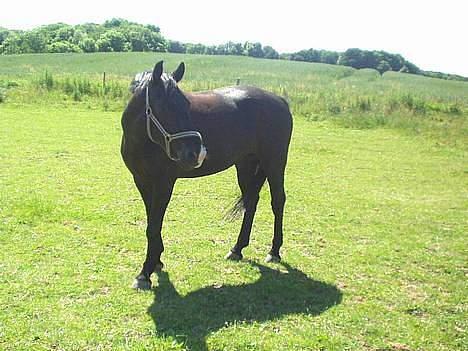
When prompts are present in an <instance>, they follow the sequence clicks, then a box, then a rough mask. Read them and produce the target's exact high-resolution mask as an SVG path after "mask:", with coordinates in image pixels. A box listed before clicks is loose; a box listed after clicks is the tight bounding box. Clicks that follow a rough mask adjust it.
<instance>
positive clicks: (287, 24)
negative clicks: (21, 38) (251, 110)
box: [0, 0, 468, 76]
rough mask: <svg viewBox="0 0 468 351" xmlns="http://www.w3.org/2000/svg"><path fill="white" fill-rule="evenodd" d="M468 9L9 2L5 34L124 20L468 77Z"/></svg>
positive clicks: (362, 2) (387, 4)
mask: <svg viewBox="0 0 468 351" xmlns="http://www.w3.org/2000/svg"><path fill="white" fill-rule="evenodd" d="M467 14H468V1H464V0H445V1H432V0H428V1H411V0H406V1H403V0H392V1H380V0H374V1H370V0H353V1H342V0H329V1H323V0H322V1H313V0H309V1H306V0H305V1H300V0H289V1H274V0H270V1H265V0H257V1H255V0H235V1H221V0H218V1H215V0H197V1H177V0H171V1H157V0H153V1H148V0H139V1H125V2H123V1H122V2H120V1H117V0H114V1H98V0H93V1H91V0H81V1H77V2H68V1H63V0H61V1H57V0H43V1H25V0H16V1H8V2H5V4H2V10H1V12H0V26H3V27H7V28H11V29H30V28H33V27H36V26H39V25H42V24H49V23H56V22H65V23H69V24H77V23H84V22H95V23H102V22H103V21H105V20H106V19H110V18H112V17H122V18H126V19H128V20H132V21H135V22H139V23H144V24H147V23H151V24H155V25H157V26H159V27H160V28H161V31H162V33H163V35H164V36H165V37H166V38H169V39H173V40H180V41H184V42H201V43H204V44H219V43H223V42H226V41H228V40H233V41H240V42H244V41H259V42H261V43H262V44H264V45H271V46H273V47H274V48H275V49H277V50H278V51H280V52H291V51H298V50H301V49H308V48H316V49H328V50H337V51H343V50H346V49H347V48H351V47H357V48H361V49H369V50H385V51H388V52H392V53H400V54H402V55H403V56H404V57H405V58H407V59H408V60H410V61H412V62H413V63H415V64H416V65H418V66H419V67H420V68H422V69H425V70H435V71H442V72H446V73H456V74H461V75H464V76H468V45H467V44H466V43H467V42H468V40H467V37H468V20H467V17H466V16H467Z"/></svg>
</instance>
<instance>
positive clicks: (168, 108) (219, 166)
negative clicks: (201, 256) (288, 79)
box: [121, 61, 292, 289]
mask: <svg viewBox="0 0 468 351" xmlns="http://www.w3.org/2000/svg"><path fill="white" fill-rule="evenodd" d="M184 72H185V66H184V64H183V63H181V64H180V65H179V67H178V68H177V70H176V71H175V72H174V73H172V74H170V75H169V74H166V73H163V63H162V61H161V62H158V63H157V64H156V65H155V67H154V70H153V72H147V73H146V74H141V75H140V78H139V80H138V81H137V82H135V86H134V87H133V91H134V94H133V96H132V98H131V100H130V102H129V103H128V105H127V108H126V109H125V111H124V113H123V116H122V128H123V137H122V147H121V152H122V157H123V159H124V161H125V164H126V165H127V167H128V169H129V170H130V172H131V173H132V175H133V178H134V180H135V184H136V186H137V188H138V190H139V191H140V194H141V197H142V198H143V201H144V203H145V208H146V215H147V229H146V237H147V239H148V247H147V254H146V260H145V262H144V264H143V268H142V270H141V272H140V274H139V275H138V276H137V277H136V280H135V282H134V287H135V288H139V289H149V288H151V280H150V276H151V274H152V273H153V272H155V271H160V270H161V269H162V267H163V263H162V262H161V253H162V252H163V251H164V246H163V242H162V238H161V227H162V221H163V217H164V213H165V211H166V208H167V205H168V203H169V200H170V198H171V194H172V190H173V187H174V184H175V181H176V180H177V179H178V178H193V177H203V176H206V175H209V174H213V173H217V172H220V171H222V170H224V169H227V168H229V167H231V166H232V165H235V166H236V169H237V180H238V183H239V187H240V190H241V193H242V196H241V199H240V201H239V205H241V206H242V207H243V208H244V209H245V213H244V219H243V221H242V227H241V230H240V233H239V237H238V239H237V243H236V244H235V245H234V247H233V248H232V249H231V251H230V252H229V253H228V254H227V256H226V258H227V259H231V260H240V259H242V249H243V248H244V247H246V246H247V245H248V244H249V238H250V231H251V228H252V222H253V218H254V215H255V211H256V208H257V203H258V200H259V192H260V189H261V187H262V186H263V184H264V182H265V180H268V183H269V185H270V192H271V206H272V209H273V213H274V216H275V224H274V236H273V244H272V248H271V250H270V252H269V254H268V256H267V261H269V262H270V261H279V260H280V252H279V251H280V247H281V245H282V243H283V210H284V203H285V201H286V196H285V192H284V170H285V167H286V160H287V155H288V147H289V141H290V139H291V132H292V116H291V112H290V111H289V107H288V104H287V103H286V101H285V100H284V99H282V98H281V97H278V96H276V95H274V94H272V93H269V92H266V91H263V90H261V89H258V88H254V87H246V86H236V87H229V88H222V89H217V90H213V91H207V92H200V93H193V94H191V93H184V92H182V91H181V90H180V89H179V88H178V86H177V82H179V81H180V80H181V79H182V77H183V75H184Z"/></svg>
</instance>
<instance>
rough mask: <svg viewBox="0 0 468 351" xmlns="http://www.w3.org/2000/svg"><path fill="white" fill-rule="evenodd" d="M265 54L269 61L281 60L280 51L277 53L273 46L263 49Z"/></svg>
mask: <svg viewBox="0 0 468 351" xmlns="http://www.w3.org/2000/svg"><path fill="white" fill-rule="evenodd" d="M263 53H264V57H265V58H267V59H273V60H276V59H278V58H279V54H278V51H276V50H275V49H273V48H272V47H271V46H268V45H267V46H265V47H264V48H263Z"/></svg>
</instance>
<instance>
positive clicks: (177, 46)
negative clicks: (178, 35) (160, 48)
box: [167, 40, 187, 54]
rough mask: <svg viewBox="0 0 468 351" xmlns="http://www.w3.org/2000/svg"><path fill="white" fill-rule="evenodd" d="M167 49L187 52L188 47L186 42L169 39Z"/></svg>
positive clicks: (181, 52) (182, 52)
mask: <svg viewBox="0 0 468 351" xmlns="http://www.w3.org/2000/svg"><path fill="white" fill-rule="evenodd" d="M167 51H169V52H175V53H180V54H185V53H186V51H187V48H186V47H185V44H183V43H181V42H180V41H174V40H169V41H168V42H167Z"/></svg>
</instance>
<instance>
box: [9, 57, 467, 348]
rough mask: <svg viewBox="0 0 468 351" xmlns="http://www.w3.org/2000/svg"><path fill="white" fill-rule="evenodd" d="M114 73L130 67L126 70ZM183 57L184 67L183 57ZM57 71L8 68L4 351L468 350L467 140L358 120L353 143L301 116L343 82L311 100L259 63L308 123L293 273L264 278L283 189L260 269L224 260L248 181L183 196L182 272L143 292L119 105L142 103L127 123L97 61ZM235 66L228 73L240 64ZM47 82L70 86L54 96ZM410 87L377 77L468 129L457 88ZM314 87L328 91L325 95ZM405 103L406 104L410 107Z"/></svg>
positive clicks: (296, 142) (169, 222) (287, 258)
mask: <svg viewBox="0 0 468 351" xmlns="http://www.w3.org/2000/svg"><path fill="white" fill-rule="evenodd" d="M78 56H80V55H78ZM57 57H61V55H59V56H57ZM89 57H90V58H93V56H89ZM103 57H107V60H108V61H112V60H113V59H115V60H116V58H117V57H118V56H115V55H109V56H103ZM143 57H144V58H145V59H146V58H148V61H149V56H148V57H147V56H145V55H143ZM94 58H95V59H96V60H97V59H98V58H99V59H100V58H101V57H100V56H99V55H96V56H95V57H94ZM0 59H1V60H3V59H4V58H3V57H1V58H0ZM8 59H9V60H10V59H11V58H8ZM28 59H29V60H33V59H34V60H36V56H33V55H30V57H29V58H28V56H25V57H23V56H18V57H17V60H18V61H15V62H17V67H18V70H21V69H22V68H21V67H23V64H22V63H21V62H24V61H27V60H28ZM75 59H76V60H78V58H75V56H70V60H72V61H73V60H75ZM79 59H80V60H83V56H80V58H79ZM169 59H170V60H173V61H170V62H169V66H171V64H173V65H172V66H173V67H175V61H178V60H179V57H177V56H175V57H174V56H170V57H169ZM188 59H190V56H189V57H187V59H186V61H187V60H188ZM198 59H199V60H202V58H197V57H195V58H193V60H198ZM203 59H206V60H210V58H206V57H204V58H203ZM22 60H24V61H22ZM53 60H56V56H50V58H48V60H40V59H37V61H35V62H33V64H32V65H31V70H37V71H35V72H33V73H32V74H31V75H30V76H28V74H26V73H25V72H20V73H21V74H19V75H18V76H16V77H15V76H13V75H12V74H11V73H8V72H6V71H7V69H8V65H6V66H5V65H0V67H1V68H0V70H3V71H2V74H3V76H2V77H6V78H4V81H7V80H8V82H10V83H8V84H13V83H12V82H16V84H18V86H17V87H16V86H10V87H8V88H7V87H5V89H6V90H7V97H6V100H5V102H4V103H2V104H1V105H0V161H1V165H2V167H1V171H0V245H1V248H2V250H0V286H1V289H0V304H1V305H2V309H0V349H5V350H51V349H57V350H148V349H154V350H184V349H190V350H207V349H208V350H374V351H377V350H380V351H383V350H465V349H466V348H467V346H468V340H467V338H466V328H467V323H466V320H467V319H466V316H467V304H466V291H467V283H466V274H467V266H466V262H467V255H466V232H467V227H468V226H467V224H468V221H467V209H468V197H467V193H466V189H467V186H468V181H467V169H466V149H465V146H466V144H465V143H466V136H465V139H463V138H462V135H461V134H460V133H457V134H456V135H457V136H458V138H459V139H458V143H451V142H441V140H445V139H441V137H440V134H437V135H436V136H435V137H433V136H432V135H431V134H424V135H423V136H418V135H416V133H401V131H400V130H401V128H399V127H398V128H397V129H393V128H375V127H365V126H362V128H361V129H356V124H354V123H351V122H350V125H349V126H352V128H340V127H338V126H337V124H336V123H334V122H333V123H332V122H331V121H328V120H322V118H313V114H311V115H307V114H305V113H299V112H297V111H299V108H300V106H307V104H309V103H310V102H305V103H303V104H302V105H301V102H300V98H301V96H314V94H316V93H317V94H324V96H326V97H325V100H327V99H328V98H330V96H328V95H327V94H328V93H329V91H328V90H326V89H328V88H327V86H328V84H332V85H333V81H334V79H335V78H330V74H331V73H330V72H328V73H326V74H325V73H324V74H323V76H322V78H320V77H319V78H317V77H316V76H320V75H319V74H315V76H314V77H315V78H310V80H307V78H304V79H305V81H306V82H307V84H308V85H306V84H305V83H304V86H303V87H302V90H301V89H300V88H299V87H300V83H299V81H298V80H297V79H295V78H294V79H293V78H291V79H290V80H287V78H286V77H287V76H288V72H287V71H286V70H287V66H281V65H282V64H283V63H282V62H278V63H276V62H275V64H278V65H280V66H278V67H264V68H263V70H261V69H260V68H259V67H263V66H258V63H257V61H255V60H245V61H241V62H242V63H238V66H239V67H238V71H240V72H243V74H246V73H245V72H247V71H248V70H252V73H251V74H252V76H255V77H265V78H264V79H265V80H264V81H262V80H261V79H260V78H259V80H260V82H261V84H262V85H265V86H269V87H273V88H274V89H285V91H292V90H291V89H292V87H296V88H297V91H296V92H295V93H294V94H292V93H290V99H291V101H292V100H294V101H295V102H292V105H293V108H294V109H295V110H294V111H295V112H296V113H295V129H294V134H293V139H292V145H291V151H290V159H289V163H288V168H287V179H286V189H287V195H288V202H287V206H286V213H285V245H284V249H283V256H284V262H285V264H284V265H266V264H264V263H262V262H263V258H264V256H265V255H266V253H267V251H268V248H269V243H270V241H271V236H272V221H273V218H272V214H271V211H270V205H269V202H270V201H269V193H268V189H267V188H265V189H264V190H263V191H262V194H261V202H260V205H259V209H258V213H257V218H256V221H255V224H254V229H253V235H252V243H251V246H250V247H249V248H248V249H246V250H245V256H246V260H245V261H244V262H241V263H233V262H227V261H225V260H224V259H223V255H224V254H225V253H226V252H227V250H228V249H229V248H230V247H231V246H232V244H233V243H234V241H235V239H236V236H237V232H238V229H239V226H240V223H239V222H234V223H230V222H224V221H223V220H222V217H223V214H224V213H225V211H226V209H227V208H229V206H231V205H232V203H233V200H234V199H235V198H236V196H237V194H238V189H237V185H236V180H235V173H234V170H232V169H230V170H228V171H226V172H223V173H221V174H218V175H215V176H211V177H205V178H200V179H192V180H181V181H179V182H178V183H177V185H176V189H175V192H174V196H173V198H172V200H171V203H170V206H169V209H168V213H167V216H166V219H165V222H164V228H163V236H164V240H165V246H166V251H165V253H164V262H165V264H166V266H167V268H166V271H165V272H166V273H164V274H163V275H161V277H160V280H159V282H157V281H156V279H155V289H154V290H153V291H152V292H149V293H137V292H135V291H133V290H131V289H130V284H131V282H132V278H133V277H134V275H135V274H136V273H137V271H138V269H139V268H140V265H141V263H142V261H143V259H144V255H145V246H146V243H145V241H146V239H145V235H144V229H145V228H144V222H145V218H144V209H143V206H142V202H141V200H140V198H139V195H138V193H137V191H136V189H135V187H134V185H133V182H132V180H131V176H130V174H129V172H128V171H127V170H126V169H125V167H124V165H123V163H122V161H121V159H120V155H119V142H120V135H121V131H120V111H119V108H120V107H119V104H120V103H123V101H124V99H125V96H122V97H115V98H109V96H107V98H108V101H109V106H108V110H110V111H105V108H104V105H103V101H105V96H100V95H99V89H98V88H99V76H98V75H97V70H95V71H94V72H92V71H91V69H92V68H93V67H94V68H96V67H98V66H97V63H86V61H85V62H84V63H83V67H82V72H81V73H80V74H77V72H78V71H79V68H77V67H76V65H77V64H78V62H79V61H73V62H74V64H69V63H66V62H65V63H62V64H63V65H65V66H63V67H61V70H62V71H61V73H60V74H59V73H56V71H54V69H52V68H53V67H52V66H53V64H52V66H50V65H49V66H48V67H42V66H40V63H39V61H41V62H49V64H50V62H52V61H53ZM62 60H63V57H62ZM226 60H227V61H226V65H230V64H232V65H234V64H235V60H234V59H232V58H228V59H226ZM230 60H233V61H232V62H231V61H230ZM242 60H244V59H242ZM65 61H66V60H65ZM122 61H125V60H123V59H122ZM152 61H154V57H152ZM12 62H13V61H12ZM59 62H62V61H61V60H59V59H57V62H56V64H58V63H59ZM99 62H100V61H99ZM229 62H231V63H229ZM251 62H252V63H251ZM111 63H112V62H111ZM244 63H245V66H244ZM123 64H124V63H122V65H123ZM143 64H145V65H146V64H148V66H151V64H149V62H146V61H145V62H144V63H143V62H142V63H141V66H143ZM198 64H199V65H200V66H196V65H198ZM250 64H252V65H254V66H255V67H249V65H250ZM66 65H68V66H66ZM87 65H90V67H91V68H89V67H87ZM207 65H208V66H206V67H203V64H202V61H198V62H197V63H193V66H195V67H198V68H197V69H194V70H193V72H199V74H202V73H201V72H203V74H207V77H209V70H210V69H213V70H214V71H213V72H215V73H217V74H218V75H219V76H220V77H221V78H222V77H224V78H223V79H225V80H226V81H227V80H230V78H229V75H230V74H231V71H230V70H227V71H226V73H224V74H223V71H222V68H219V71H216V70H215V69H214V68H213V64H212V63H211V62H210V63H207ZM293 66H294V67H293V68H291V69H290V73H289V76H290V77H296V74H297V75H298V76H299V75H300V74H299V73H298V72H297V71H296V69H297V70H302V69H303V70H306V67H305V66H302V65H298V66H295V65H293ZM5 67H6V68H5ZM109 67H113V69H115V70H116V71H115V72H114V73H115V74H116V76H115V77H116V78H115V80H116V81H118V79H121V80H122V83H121V84H122V87H124V83H125V82H126V81H128V78H129V77H125V76H124V75H125V74H127V73H125V72H123V71H122V72H118V71H117V70H118V69H124V68H118V65H117V64H115V65H113V64H109ZM122 67H124V66H122ZM189 67H190V66H189ZM94 68H93V69H94ZM142 68H143V67H138V69H137V70H141V69H142ZM144 68H146V67H144ZM203 68H205V69H203ZM277 68H281V69H280V70H279V71H281V70H284V71H285V72H284V76H283V77H282V78H281V80H282V81H285V83H284V84H285V86H277V85H276V81H275V79H279V78H278V77H279V76H280V75H281V74H283V73H278V69H277ZM43 69H44V71H43ZM45 69H47V72H48V74H49V73H50V74H51V75H52V78H53V79H54V80H56V81H57V88H52V89H49V90H48V89H47V87H45V88H44V86H43V85H42V84H43V83H41V81H40V80H41V77H42V78H44V72H45ZM67 69H68V70H69V71H71V70H76V71H75V72H72V73H70V72H68V71H67ZM316 69H317V70H322V69H323V70H327V69H328V67H325V68H323V67H319V66H317V67H316ZM188 72H190V70H188ZM114 73H112V72H109V74H110V75H112V74H114ZM335 73H336V72H335ZM345 73H346V72H345ZM351 73H352V74H351V75H348V76H343V77H341V78H340V79H337V78H336V79H337V80H336V82H337V83H336V86H339V87H341V84H344V83H342V81H346V80H356V79H357V80H358V81H359V83H353V82H351V81H350V82H349V83H346V84H348V85H346V84H345V85H344V86H346V87H347V89H350V91H351V90H352V89H358V90H359V91H361V92H365V91H373V89H374V87H373V86H372V84H374V83H372V82H373V81H374V80H373V79H374V78H372V72H354V73H353V72H351ZM93 74H94V75H96V76H93ZM188 74H189V73H188ZM192 74H196V73H192ZM217 74H213V75H214V76H217ZM346 74H350V72H347V73H346ZM303 75H304V77H306V76H307V75H306V74H305V73H304V74H303ZM310 75H311V77H312V76H313V75H314V74H312V73H311V74H310ZM357 75H363V76H365V77H367V78H366V79H368V82H369V83H366V80H359V79H358V78H357ZM233 76H234V75H233ZM93 77H94V78H93ZM119 77H120V78H119ZM268 77H270V78H268ZM275 77H276V78H275ZM192 78H193V76H192ZM228 78H229V79H228ZM361 78H362V77H361ZM410 78H411V76H410V77H409V78H407V77H406V76H405V77H401V75H395V76H393V75H389V76H386V75H385V76H384V78H383V80H382V78H380V77H375V81H376V82H377V83H375V84H377V85H379V84H382V85H384V86H385V85H386V84H387V83H386V81H387V80H398V81H399V83H395V84H397V85H398V84H400V87H407V88H401V89H400V92H401V94H402V95H401V96H405V95H406V94H407V93H408V92H409V93H410V96H411V97H412V99H414V100H417V98H416V97H417V96H419V95H418V94H421V95H420V96H422V98H421V99H422V100H423V101H425V102H426V103H429V102H431V103H433V102H434V101H439V103H440V104H442V105H444V106H445V105H446V104H450V103H451V102H450V101H452V102H456V103H457V104H460V105H461V106H462V107H461V109H462V111H461V114H451V113H448V114H447V115H445V112H441V111H439V112H437V111H434V110H430V109H429V110H428V111H427V112H426V114H425V115H423V114H422V115H421V114H416V113H413V112H412V111H411V110H410V109H408V111H407V116H408V118H415V119H422V120H424V119H426V118H436V116H441V117H440V118H443V119H445V118H453V119H454V120H457V121H458V120H463V119H465V117H466V116H465V114H464V113H465V112H464V111H465V110H464V107H463V106H465V105H464V104H465V101H464V100H463V99H464V98H463V96H464V95H463V94H464V91H463V89H456V88H454V87H453V86H451V85H450V87H451V88H450V87H449V88H446V89H444V88H443V85H441V87H437V85H438V84H439V82H435V83H434V86H433V87H432V89H430V88H429V87H427V86H425V84H426V83H424V84H422V83H421V84H420V83H418V82H414V81H411V79H410ZM415 78H416V79H420V78H419V77H415ZM67 79H68V82H69V84H70V85H73V84H74V83H73V82H74V79H76V81H77V82H79V81H84V82H85V83H82V85H83V86H86V84H87V83H86V81H89V83H90V85H91V88H90V89H91V91H92V89H94V88H93V84H94V86H95V87H96V90H95V91H96V95H93V94H91V93H90V94H84V95H83V97H82V99H81V100H78V101H77V100H74V99H73V96H72V95H68V94H67V93H66V92H64V91H63V90H62V84H66V81H67ZM203 79H204V78H197V79H194V82H191V81H190V75H189V76H188V77H187V81H186V82H185V84H186V85H185V87H186V88H187V89H188V88H191V87H194V88H195V87H197V85H196V84H199V86H198V87H199V88H203V87H205V86H210V85H211V84H214V85H217V84H221V83H223V82H221V81H216V78H215V79H214V81H215V83H213V81H211V80H208V78H205V79H207V81H206V82H204V81H203ZM268 79H271V81H270V82H269V81H268ZM313 79H317V80H320V79H323V84H322V83H318V82H316V83H313ZM404 79H409V81H403V82H402V81H401V80H404ZM422 79H424V78H422ZM432 81H433V80H430V82H432ZM434 81H435V80H434ZM423 82H428V81H426V80H424V81H423ZM444 83H445V82H444ZM191 84H193V86H191ZM286 84H289V86H286ZM301 84H302V83H301ZM321 84H322V85H321ZM356 84H358V85H356ZM367 84H369V85H367ZM13 85H14V84H13ZM353 85H355V86H357V87H358V88H352V86H353ZM41 86H42V87H41ZM64 86H65V85H64ZM77 86H79V83H77ZM336 86H335V87H334V88H333V87H331V88H330V89H331V90H330V91H332V92H333V94H336V96H339V97H338V98H337V101H338V102H339V106H340V107H342V106H343V102H344V101H345V100H341V99H342V98H343V96H344V95H343V96H342V95H340V94H344V92H341V91H340V89H338V88H336ZM410 87H411V88H410ZM322 88H323V89H325V90H320V89H322ZM452 88H453V91H450V89H452ZM288 89H289V90H288ZM314 89H318V91H315V90H314ZM333 89H334V90H333ZM418 89H419V90H418ZM32 91H34V92H36V91H37V95H36V94H31V92H32ZM424 91H425V92H424ZM28 93H29V94H31V95H30V96H29V97H28ZM301 94H302V95H301ZM330 94H331V93H330ZM369 94H371V93H369ZM427 94H435V95H434V96H435V97H434V98H430V99H429V98H426V97H427V96H429V95H427ZM105 95H107V94H105ZM384 95H385V94H384ZM38 96H41V97H42V98H41V99H39V98H37V97H38ZM377 96H379V95H378V94H377V93H372V94H371V95H370V98H369V99H370V102H369V101H368V100H367V98H366V97H365V94H364V93H362V94H357V95H356V97H358V98H359V99H361V100H359V101H357V102H354V103H356V104H357V107H356V109H357V110H356V111H358V110H362V112H360V114H362V115H365V116H368V117H369V118H376V119H378V118H385V119H386V121H388V118H389V116H390V115H385V116H383V117H379V116H378V114H376V113H373V111H374V112H375V111H376V110H375V108H376V107H374V106H376V102H375V101H376V100H377V99H378V98H377ZM36 98H37V99H36ZM35 99H36V100H35ZM120 99H121V100H120ZM330 99H331V98H330ZM382 99H383V101H386V99H387V97H385V96H384V97H383V98H382ZM402 99H403V100H401V101H402V102H401V104H402V105H404V104H410V102H409V101H410V100H409V99H407V98H402ZM404 99H406V100H404ZM305 101H308V100H307V99H306V100H305ZM327 101H328V100H327ZM404 101H407V102H404ZM460 101H461V102H460ZM412 103H415V102H414V101H413V102H412ZM368 105H370V108H369V107H368ZM309 106H312V105H309ZM321 106H325V105H321ZM304 108H305V107H304ZM320 108H323V107H320ZM398 109H400V111H404V109H406V107H404V106H403V107H398V108H397V110H398ZM306 112H307V111H306ZM313 113H315V112H313ZM320 113H321V112H320ZM337 115H338V116H336V114H333V113H330V114H327V115H326V116H328V117H327V119H331V118H332V117H334V116H335V117H337V118H338V119H339V118H341V119H342V120H341V122H339V123H347V122H345V121H344V120H345V119H348V118H349V119H351V118H358V114H357V113H356V114H351V113H346V112H340V113H338V114H337ZM428 115H429V117H428ZM311 116H312V117H311ZM431 116H432V117H431ZM395 118H396V117H395ZM312 120H314V121H315V122H312ZM333 120H334V121H336V119H334V118H333ZM360 122H362V120H361V121H360ZM355 123H358V122H355ZM424 125H425V126H426V127H427V126H429V124H424ZM385 126H386V127H388V126H389V125H388V124H385ZM452 129H453V128H452V127H450V128H449V130H450V131H452Z"/></svg>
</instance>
